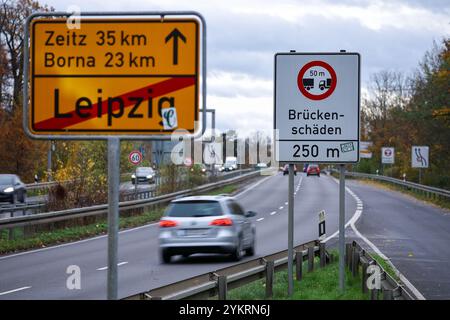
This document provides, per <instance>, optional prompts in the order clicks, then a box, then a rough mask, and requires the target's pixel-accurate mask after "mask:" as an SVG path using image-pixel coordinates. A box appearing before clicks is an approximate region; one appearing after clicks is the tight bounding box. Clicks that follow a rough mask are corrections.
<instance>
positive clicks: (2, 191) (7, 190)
mask: <svg viewBox="0 0 450 320" xmlns="http://www.w3.org/2000/svg"><path fill="white" fill-rule="evenodd" d="M26 200H27V190H26V188H25V184H24V183H23V182H22V181H20V178H19V177H18V176H16V175H15V174H0V202H4V201H7V202H11V203H16V202H17V201H20V202H22V203H25V202H26Z"/></svg>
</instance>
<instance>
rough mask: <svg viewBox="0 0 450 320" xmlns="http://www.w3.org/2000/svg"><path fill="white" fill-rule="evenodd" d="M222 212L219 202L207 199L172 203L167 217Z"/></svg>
mask: <svg viewBox="0 0 450 320" xmlns="http://www.w3.org/2000/svg"><path fill="white" fill-rule="evenodd" d="M222 214H223V213H222V208H221V206H220V204H219V202H217V201H205V200H203V201H202V200H200V201H186V202H183V201H179V202H175V203H171V204H170V205H169V207H168V208H167V211H166V216H167V217H211V216H221V215H222Z"/></svg>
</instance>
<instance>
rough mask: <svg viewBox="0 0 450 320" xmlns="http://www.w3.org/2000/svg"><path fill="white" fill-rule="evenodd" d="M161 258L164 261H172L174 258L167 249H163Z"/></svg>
mask: <svg viewBox="0 0 450 320" xmlns="http://www.w3.org/2000/svg"><path fill="white" fill-rule="evenodd" d="M161 260H162V262H163V263H170V261H171V260H172V255H171V254H169V252H167V250H162V251H161Z"/></svg>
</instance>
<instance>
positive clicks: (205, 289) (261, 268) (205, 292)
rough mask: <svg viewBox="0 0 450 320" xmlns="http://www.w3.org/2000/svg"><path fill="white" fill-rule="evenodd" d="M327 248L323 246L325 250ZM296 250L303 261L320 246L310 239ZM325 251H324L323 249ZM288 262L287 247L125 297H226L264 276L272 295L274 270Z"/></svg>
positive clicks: (267, 289)
mask: <svg viewBox="0 0 450 320" xmlns="http://www.w3.org/2000/svg"><path fill="white" fill-rule="evenodd" d="M324 249H325V246H324V245H323V246H322V250H324ZM294 250H295V251H294V252H295V259H296V261H297V260H298V261H301V262H303V261H305V260H306V259H310V260H311V257H312V258H314V254H317V253H319V250H320V248H319V247H318V246H317V241H310V242H307V243H304V244H301V245H299V246H296V247H295V248H294ZM322 252H323V253H324V251H322ZM311 253H313V254H311ZM322 257H323V258H325V255H324V254H322ZM287 263H288V257H287V250H284V251H280V252H277V253H275V254H271V255H267V256H265V257H261V258H256V259H253V260H250V261H246V262H243V263H239V264H236V265H233V266H230V267H226V268H222V269H219V270H215V271H213V272H208V273H205V274H202V275H199V276H196V277H192V278H189V279H186V280H182V281H179V282H175V283H173V284H169V285H167V286H163V287H160V288H156V289H152V290H150V291H147V292H142V293H138V294H135V295H132V296H129V297H126V298H125V300H179V299H206V298H209V297H214V296H219V300H225V299H226V296H227V291H228V290H230V289H233V288H237V287H241V286H243V285H245V284H247V283H249V282H253V281H255V280H258V279H261V278H266V297H267V298H268V297H271V296H272V295H273V290H272V288H273V287H272V285H273V278H274V277H273V276H274V272H276V271H280V270H283V269H286V268H287ZM302 264H303V263H296V269H297V270H296V274H297V275H298V274H299V273H301V268H302ZM299 270H300V271H299Z"/></svg>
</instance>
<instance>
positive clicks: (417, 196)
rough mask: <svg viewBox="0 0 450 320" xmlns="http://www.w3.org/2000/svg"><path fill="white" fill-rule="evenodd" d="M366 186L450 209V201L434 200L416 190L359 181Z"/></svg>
mask: <svg viewBox="0 0 450 320" xmlns="http://www.w3.org/2000/svg"><path fill="white" fill-rule="evenodd" d="M358 180H360V181H362V182H364V183H366V184H369V185H373V186H375V187H381V188H385V189H388V190H393V191H398V192H401V193H403V194H406V195H409V196H411V197H413V198H415V199H417V200H421V201H424V202H427V203H431V204H434V205H437V206H439V207H441V208H445V209H450V201H449V200H446V199H445V198H440V197H437V198H434V197H430V196H428V195H427V194H426V193H420V192H417V191H415V190H414V189H405V188H404V187H401V186H397V185H394V184H391V183H387V182H384V181H374V180H368V179H358Z"/></svg>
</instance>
